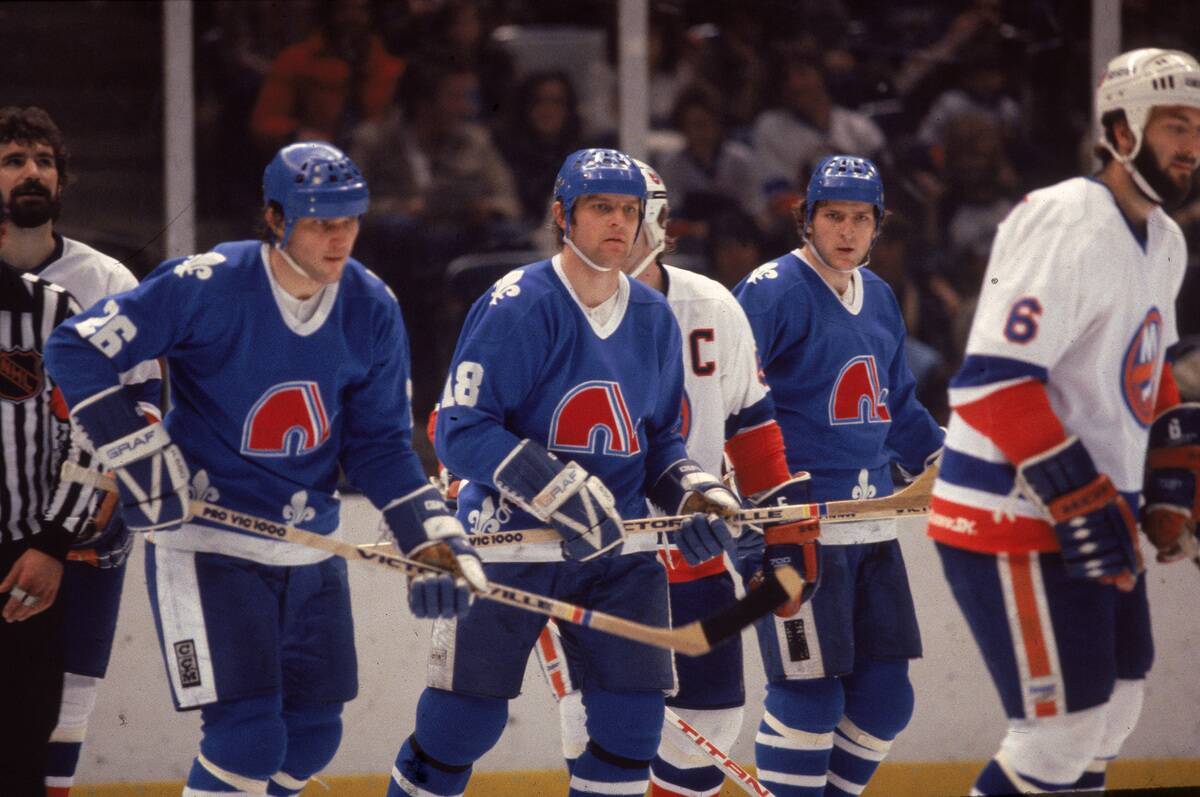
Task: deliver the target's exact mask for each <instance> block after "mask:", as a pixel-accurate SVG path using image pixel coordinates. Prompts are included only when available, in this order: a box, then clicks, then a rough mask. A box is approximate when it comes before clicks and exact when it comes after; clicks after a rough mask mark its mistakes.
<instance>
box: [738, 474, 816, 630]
mask: <svg viewBox="0 0 1200 797" xmlns="http://www.w3.org/2000/svg"><path fill="white" fill-rule="evenodd" d="M809 481H810V479H809V475H808V474H807V473H805V472H803V471H801V472H800V473H797V474H796V475H795V476H793V477H792V478H791V479H789V480H788V481H786V482H784V483H783V484H780V485H777V486H775V487H772V488H771V489H770V490H766V491H764V492H761V493H758V494H756V495H753V496H751V497H750V502H751V503H752V504H754V505H755V506H761V507H767V506H794V505H797V504H807V503H811V501H812V491H811V488H810V485H809ZM820 536H821V525H820V522H819V521H818V520H817V519H816V518H815V517H814V518H810V519H806V520H795V521H788V522H784V523H764V524H763V541H764V543H765V550H764V552H763V557H762V560H761V561H762V566H761V570H762V571H765V572H767V573H770V572H772V571H774V570H776V569H777V568H780V567H783V566H784V565H791V566H792V567H794V568H796V571H797V572H799V573H800V576H801V577H802V578H803V579H804V589H803V590H801V592H800V596H799V597H798V598H796V599H795V600H793V601H790V602H788V603H785V604H784V605H783V606H781V607H779V608H778V609H776V610H775V613H776V614H778V615H779V616H780V617H791V616H792V615H794V614H795V613H796V612H798V611H800V606H801V605H802V604H803V603H804V602H805V601H806V600H809V599H810V598H812V596H813V594H814V593H815V592H816V591H817V587H818V586H820V584H821V543H820V541H819V540H820ZM751 583H752V584H755V583H756V581H755V579H754V578H753V576H752V577H751Z"/></svg>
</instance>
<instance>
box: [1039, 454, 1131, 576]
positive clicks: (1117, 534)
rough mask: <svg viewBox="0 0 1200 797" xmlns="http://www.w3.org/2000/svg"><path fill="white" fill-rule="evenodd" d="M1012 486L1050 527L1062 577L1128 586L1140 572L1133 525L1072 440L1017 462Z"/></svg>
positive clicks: (1120, 500)
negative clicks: (1042, 514)
mask: <svg viewBox="0 0 1200 797" xmlns="http://www.w3.org/2000/svg"><path fill="white" fill-rule="evenodd" d="M1017 483H1018V484H1019V485H1020V487H1021V489H1022V492H1024V494H1025V496H1026V497H1027V498H1029V500H1030V501H1032V502H1033V503H1035V504H1037V505H1038V506H1039V507H1041V508H1042V510H1043V511H1044V512H1045V513H1046V515H1047V516H1048V517H1049V518H1050V522H1051V523H1053V525H1054V534H1055V536H1056V537H1058V544H1059V547H1060V548H1061V549H1062V557H1063V563H1064V564H1065V565H1066V568H1067V575H1069V576H1071V577H1072V578H1094V579H1097V580H1099V581H1101V582H1103V583H1105V584H1115V585H1116V586H1117V587H1118V588H1119V589H1121V590H1124V591H1129V590H1132V589H1133V588H1134V586H1135V585H1136V583H1137V576H1138V573H1140V572H1141V570H1142V557H1141V554H1140V553H1139V551H1138V538H1137V521H1136V520H1135V519H1134V517H1133V512H1132V511H1131V510H1130V509H1129V504H1128V503H1126V501H1125V499H1124V498H1122V497H1121V494H1120V493H1118V492H1117V488H1116V487H1115V486H1113V483H1112V480H1111V479H1109V478H1108V477H1107V476H1105V475H1103V474H1101V473H1099V472H1098V471H1097V470H1096V466H1095V464H1094V463H1093V462H1092V458H1091V456H1090V455H1089V454H1088V452H1087V449H1086V448H1084V447H1083V443H1081V442H1080V441H1079V438H1078V437H1071V438H1068V439H1067V440H1065V441H1064V442H1062V443H1060V444H1059V445H1057V446H1054V447H1053V448H1051V449H1049V450H1047V451H1043V452H1042V453H1040V454H1037V455H1035V456H1032V457H1030V458H1029V459H1026V460H1025V461H1024V462H1022V463H1020V464H1019V465H1018V466H1017Z"/></svg>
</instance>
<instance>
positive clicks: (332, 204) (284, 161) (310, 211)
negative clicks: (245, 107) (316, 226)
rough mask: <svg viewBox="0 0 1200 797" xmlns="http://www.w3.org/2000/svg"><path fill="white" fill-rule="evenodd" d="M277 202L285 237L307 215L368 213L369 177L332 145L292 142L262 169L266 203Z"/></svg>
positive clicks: (330, 216) (284, 242) (284, 240)
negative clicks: (280, 211) (281, 212)
mask: <svg viewBox="0 0 1200 797" xmlns="http://www.w3.org/2000/svg"><path fill="white" fill-rule="evenodd" d="M271 202H278V203H279V206H280V207H281V208H282V209H283V238H282V239H281V240H280V241H279V245H280V246H286V245H287V241H288V236H290V235H291V233H292V227H293V226H294V225H295V224H296V222H297V221H298V220H299V219H301V218H304V217H306V216H308V217H313V218H318V219H336V218H340V217H342V216H361V215H363V214H364V213H366V212H367V205H368V203H369V194H368V192H367V180H366V178H364V177H363V175H362V172H360V171H359V170H358V167H357V166H355V165H354V161H352V160H350V158H348V157H346V154H345V153H344V152H342V151H341V150H340V149H338V148H337V147H335V146H333V145H332V144H326V143H324V142H321V141H306V142H303V143H299V144H289V145H288V146H286V147H284V148H283V149H281V150H279V152H277V153H276V154H275V157H274V158H272V159H271V162H270V163H268V164H267V168H266V170H264V171H263V204H264V205H266V204H269V203H271Z"/></svg>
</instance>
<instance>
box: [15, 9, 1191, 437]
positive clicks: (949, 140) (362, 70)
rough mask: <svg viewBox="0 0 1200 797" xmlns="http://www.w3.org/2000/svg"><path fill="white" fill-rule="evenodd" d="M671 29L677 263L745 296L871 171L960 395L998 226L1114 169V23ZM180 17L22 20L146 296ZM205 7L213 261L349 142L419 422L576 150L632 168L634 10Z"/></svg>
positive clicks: (83, 195) (365, 247)
mask: <svg viewBox="0 0 1200 797" xmlns="http://www.w3.org/2000/svg"><path fill="white" fill-rule="evenodd" d="M649 6H650V8H649V11H650V16H649V20H648V22H649V31H648V34H649V35H648V37H647V41H646V48H647V55H648V58H649V62H650V65H651V74H650V76H649V77H650V94H649V95H648V97H647V100H648V104H649V108H650V116H651V118H650V123H651V135H650V137H649V138H648V140H647V141H646V142H644V147H643V149H642V151H640V152H636V153H635V154H638V155H640V156H642V157H644V158H646V159H648V160H650V162H651V163H653V165H655V166H656V167H657V168H658V169H659V170H660V171H661V173H662V174H663V177H664V179H665V181H666V183H667V185H668V186H670V190H671V215H672V220H673V223H672V228H671V234H672V235H673V236H675V237H676V238H677V246H678V250H677V251H676V252H674V253H672V254H671V255H669V258H668V259H669V260H670V261H671V262H673V263H676V264H678V265H682V266H685V267H689V268H696V269H700V270H704V271H706V272H708V273H709V274H711V275H712V276H714V277H715V278H717V279H719V280H721V281H722V282H724V283H725V284H727V285H732V284H735V283H736V282H737V281H738V280H739V279H741V278H742V277H743V276H745V274H747V273H748V272H749V271H750V270H752V269H753V268H754V267H755V266H757V265H759V264H760V263H761V260H762V258H763V257H764V256H767V255H768V254H770V253H778V252H781V251H786V250H787V249H789V248H792V247H793V246H795V244H796V240H795V233H794V226H793V225H792V223H791V215H790V206H791V204H792V203H793V202H794V201H796V199H797V198H798V197H799V190H800V188H801V187H802V186H803V185H805V184H806V182H807V178H808V171H809V169H811V167H812V164H813V163H814V162H815V161H816V159H818V158H820V157H821V156H823V155H825V154H828V153H829V152H832V151H834V150H846V151H850V152H854V153H855V154H861V155H867V156H870V157H873V158H875V159H876V160H877V162H878V163H879V164H880V166H881V169H882V171H883V176H884V181H885V183H886V185H887V204H888V207H889V209H890V210H892V211H894V215H893V217H892V218H891V220H889V222H888V225H889V230H888V234H887V235H885V236H884V237H883V238H882V239H881V242H880V245H879V247H877V249H876V251H875V253H874V255H873V260H872V264H871V266H870V267H871V268H873V269H875V270H877V271H878V272H880V273H881V274H882V275H883V276H884V278H885V279H887V280H888V282H889V283H890V284H891V285H892V286H893V289H894V290H895V292H896V294H897V298H898V300H899V301H900V303H901V307H902V309H903V310H904V313H905V316H906V320H907V322H908V326H909V329H910V331H911V338H912V342H911V344H910V355H911V357H912V360H911V363H912V365H913V368H914V370H915V371H918V372H919V373H920V374H922V375H923V376H922V390H923V391H924V390H926V389H928V390H931V391H933V394H932V395H933V396H935V395H936V393H937V391H938V390H939V388H937V387H936V385H937V382H938V379H939V378H942V377H943V376H944V373H945V372H952V371H953V369H954V368H955V367H956V364H957V362H958V359H959V357H960V356H961V354H960V352H961V347H962V344H963V340H962V334H963V333H964V332H965V330H966V329H967V328H968V326H969V322H970V317H971V313H972V312H973V308H974V302H975V298H974V297H975V296H977V295H978V290H979V282H980V279H981V277H982V271H983V268H984V266H985V265H986V261H987V256H988V252H989V249H990V245H991V240H992V237H993V235H994V233H995V227H996V224H997V223H998V222H999V220H1000V219H1002V218H1003V217H1004V216H1005V214H1006V213H1007V212H1008V210H1009V208H1011V207H1012V204H1013V203H1014V202H1016V201H1019V199H1020V197H1021V195H1022V194H1023V193H1025V192H1027V191H1029V190H1031V189H1033V188H1036V187H1039V186H1043V185H1048V184H1050V183H1053V182H1055V181H1057V180H1060V179H1063V178H1064V177H1067V176H1069V175H1073V174H1079V173H1086V172H1087V171H1089V170H1090V169H1091V168H1092V161H1091V154H1090V150H1089V146H1088V139H1089V136H1090V135H1091V133H1092V125H1093V122H1092V119H1091V109H1090V95H1091V88H1092V81H1091V76H1090V74H1089V68H1090V67H1089V65H1090V62H1091V54H1090V52H1089V50H1088V48H1089V24H1090V13H1089V10H1090V3H1089V2H1088V0H1040V1H1039V2H1035V3H1027V2H1022V1H1021V0H910V1H908V2H903V3H890V4H880V3H878V2H875V1H874V0H738V2H727V3H710V2H700V0H649ZM164 7H165V6H163V5H160V4H154V3H127V2H117V0H87V1H86V2H85V1H83V0H80V1H78V2H59V3H56V4H55V6H54V13H53V15H52V17H53V22H54V32H53V33H50V32H49V31H48V29H47V28H46V23H45V21H44V20H46V19H47V15H46V14H45V10H44V8H43V7H42V6H40V5H37V4H34V3H31V2H21V1H20V0H15V1H12V0H10V2H8V3H4V4H0V47H3V48H4V52H5V53H6V54H8V55H10V57H9V58H8V59H7V60H6V64H5V66H6V93H7V100H6V101H7V102H12V103H15V104H26V105H28V104H36V105H40V106H42V107H46V108H47V109H48V110H49V111H50V113H52V114H53V115H54V116H55V118H56V119H59V120H60V123H61V124H63V125H64V126H65V127H69V128H70V129H72V130H76V131H78V134H77V138H78V140H77V141H76V143H75V146H74V147H73V149H74V150H75V152H76V157H75V162H74V166H75V167H76V168H75V171H76V173H77V175H78V179H77V180H76V181H75V182H74V184H73V185H72V187H71V192H72V207H73V208H75V209H76V212H75V213H73V214H72V218H71V219H70V220H68V221H69V222H70V224H69V225H68V226H66V227H64V228H63V231H64V233H65V234H67V235H71V236H73V237H77V238H80V239H81V240H84V241H87V242H88V243H92V244H94V245H97V246H99V247H100V248H102V249H104V250H105V251H112V252H114V253H116V254H120V255H122V256H124V257H125V258H126V259H127V260H128V261H129V262H130V264H131V265H132V266H133V267H134V269H135V270H136V271H137V272H139V273H144V272H145V271H146V270H147V269H148V268H149V267H151V266H152V265H154V264H155V263H157V261H158V260H159V259H161V257H162V255H163V251H162V249H163V238H162V232H163V227H164V221H163V218H162V208H163V204H164V203H163V188H162V175H163V164H162V156H161V153H162V151H163V143H164V142H163V138H162V137H163V134H162V122H163V119H162V114H163V107H164V98H163V95H162V90H163V89H162V86H163V83H162V64H163V55H164V54H163V50H162V36H161V31H162V18H163V15H162V9H163V8H164ZM191 7H192V9H193V29H194V41H195V48H196V49H195V59H194V69H195V85H196V88H197V106H196V126H197V127H196V129H197V136H196V163H195V166H196V180H197V199H198V210H199V215H198V235H197V246H198V247H206V246H208V245H210V244H211V243H212V242H214V241H217V240H227V239H230V238H234V237H237V236H238V235H245V236H247V237H249V236H250V235H251V234H252V232H251V224H252V220H253V219H254V218H255V216H256V215H257V212H258V210H257V209H258V207H259V204H260V202H261V197H259V196H258V195H257V192H256V191H254V190H253V188H252V187H249V188H247V187H246V184H245V181H244V179H242V176H243V175H244V174H245V173H246V172H247V171H249V172H254V171H256V170H257V169H260V168H261V167H262V165H263V163H265V159H266V157H267V155H268V154H269V152H270V151H272V150H273V149H274V148H275V147H277V146H278V145H279V144H281V143H283V142H284V141H290V140H294V139H297V138H325V139H330V140H333V141H335V142H337V143H341V144H343V145H345V146H348V147H349V148H350V150H351V152H352V154H353V155H354V156H355V157H356V158H357V159H358V160H359V162H360V165H361V166H363V168H364V170H365V171H366V172H367V176H368V178H369V180H370V183H371V188H372V211H371V215H370V216H369V218H368V219H367V220H366V223H365V224H364V229H363V236H362V238H361V241H360V248H359V249H358V250H357V254H358V255H359V256H361V258H362V259H363V260H364V262H366V263H367V264H368V265H369V266H370V267H371V268H372V269H374V270H376V271H377V272H378V273H379V274H380V275H381V276H382V277H383V278H384V279H386V280H387V281H388V283H389V284H390V285H391V286H392V287H393V288H394V289H395V291H396V294H397V296H398V297H399V299H400V302H401V304H402V307H403V309H404V312H405V315H406V317H407V318H408V319H409V320H410V322H409V331H410V335H411V336H412V339H413V340H412V344H413V345H412V348H413V357H414V366H415V374H416V384H415V385H414V388H415V392H416V396H415V406H414V409H415V411H416V412H417V413H418V415H420V414H423V413H424V412H425V411H427V410H428V408H429V407H428V405H429V404H431V403H432V402H433V401H434V400H435V399H436V396H437V393H438V388H439V387H440V384H441V381H442V376H443V375H442V374H441V373H440V370H439V369H440V365H439V362H438V356H437V355H435V354H433V352H438V351H445V350H446V349H447V348H448V347H449V346H452V345H453V340H454V339H455V337H456V335H457V332H458V329H457V323H458V319H459V317H460V315H461V313H458V312H456V311H455V310H454V308H459V309H461V308H462V307H465V306H466V305H467V304H469V303H470V302H471V301H472V300H473V299H474V298H475V296H474V295H458V294H460V293H461V294H469V293H477V292H478V282H479V280H478V279H475V277H481V278H482V277H483V276H486V275H487V274H490V273H491V271H490V270H491V269H496V268H503V267H505V263H506V262H507V261H508V258H511V257H515V256H518V253H520V254H525V253H526V250H527V249H528V248H530V247H532V246H536V245H537V239H539V238H546V237H551V238H552V233H551V231H550V229H549V227H548V223H547V219H546V209H547V207H548V205H549V201H550V194H551V191H552V187H553V180H554V176H555V175H556V173H557V170H558V167H559V165H560V164H561V162H562V159H563V158H564V157H565V156H566V155H567V154H568V153H569V152H572V151H574V150H575V149H577V148H580V147H582V146H592V145H596V144H599V143H604V142H607V143H616V142H615V129H616V126H617V122H618V119H617V104H616V97H617V94H616V91H617V90H618V88H619V87H618V86H617V85H616V84H617V80H616V76H615V70H614V63H615V54H616V53H617V51H618V42H619V39H618V37H619V33H620V32H619V31H618V29H617V27H618V21H617V20H618V15H617V4H616V2H615V0H574V1H573V2H572V3H570V4H565V3H561V2H555V1H554V0H398V1H397V2H383V0H294V1H293V2H288V3H280V2H258V3H239V2H231V1H228V0H222V1H221V2H204V3H194V4H192V6H191ZM1194 18H1195V2H1194V0H1124V1H1123V2H1122V3H1121V25H1122V29H1123V39H1122V42H1121V46H1122V49H1128V48H1131V47H1137V46H1161V47H1178V48H1181V49H1185V50H1189V51H1191V52H1193V53H1200V26H1198V25H1194V24H1188V23H1189V22H1190V21H1192V20H1193V19H1194ZM79 64H86V65H87V69H88V77H89V78H90V80H89V81H81V80H79V79H78V75H76V74H75V72H76V71H77V70H78V65H79ZM97 83H99V84H101V85H104V86H105V91H104V92H96V91H95V90H94V89H92V88H90V86H93V85H95V84H97ZM598 136H599V137H598ZM1175 217H1176V218H1177V219H1178V220H1179V222H1180V224H1181V226H1182V228H1183V230H1184V233H1185V235H1186V236H1187V237H1188V241H1189V253H1190V258H1191V266H1192V268H1190V269H1189V270H1188V275H1187V278H1186V279H1185V283H1184V288H1183V292H1182V295H1181V297H1180V304H1179V307H1180V313H1179V319H1180V327H1181V329H1180V331H1181V333H1182V334H1184V335H1191V336H1200V197H1197V198H1195V199H1193V201H1192V202H1191V203H1190V204H1188V205H1187V206H1185V207H1183V208H1180V209H1179V210H1178V211H1176V212H1175ZM166 223H169V221H167V222H166ZM476 257H477V258H478V259H477V260H472V258H476ZM456 258H457V259H458V260H456ZM452 263H457V264H458V266H457V267H456V269H455V270H454V275H449V274H448V267H449V266H450V264H452ZM476 263H479V264H484V267H483V268H480V269H479V270H477V271H475V272H472V273H471V277H472V278H470V279H464V278H462V275H463V274H466V273H468V272H470V271H471V268H473V265H472V264H476ZM464 264H466V265H464ZM468 267H470V268H468ZM956 330H958V332H957V333H956ZM1191 356H1192V357H1195V358H1197V359H1200V354H1193V355H1191ZM1197 370H1200V367H1197ZM927 400H929V401H931V402H932V401H933V398H932V397H930V398H928V399H927Z"/></svg>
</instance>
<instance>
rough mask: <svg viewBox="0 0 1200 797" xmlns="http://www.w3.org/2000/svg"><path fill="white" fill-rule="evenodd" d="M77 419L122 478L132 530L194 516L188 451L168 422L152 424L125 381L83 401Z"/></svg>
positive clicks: (74, 418)
mask: <svg viewBox="0 0 1200 797" xmlns="http://www.w3.org/2000/svg"><path fill="white" fill-rule="evenodd" d="M71 420H72V421H73V422H74V423H75V425H76V427H77V428H78V429H79V430H81V431H82V432H83V433H84V435H85V437H86V442H87V443H88V444H89V445H90V446H91V447H92V449H93V451H94V452H95V454H96V458H97V459H98V460H100V463H101V464H102V465H103V466H104V467H105V468H107V469H108V470H111V471H112V473H113V476H114V477H115V478H116V480H117V488H118V490H119V491H120V494H121V511H122V515H123V517H124V519H125V525H127V526H128V527H129V528H130V529H131V530H133V531H150V530H152V529H170V528H174V527H177V526H179V525H180V524H181V523H183V522H184V521H186V520H187V519H188V518H190V517H191V510H190V509H189V504H188V481H189V478H190V473H189V472H188V466H187V462H186V461H185V460H184V458H183V453H182V452H181V451H180V450H179V447H178V446H177V445H175V444H174V443H172V442H171V436H170V435H169V434H168V433H167V427H166V426H164V425H163V424H161V423H153V424H150V425H147V424H146V421H145V419H144V418H142V416H140V415H139V414H138V412H137V410H136V409H135V406H134V403H133V402H132V401H131V400H130V399H129V397H128V396H126V395H125V393H124V389H123V388H122V387H121V386H120V385H115V386H113V387H111V388H109V389H107V390H103V391H101V392H99V393H97V394H96V395H94V396H90V397H89V398H86V399H84V400H83V401H81V402H79V404H77V405H76V406H75V407H74V409H72V410H71Z"/></svg>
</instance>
